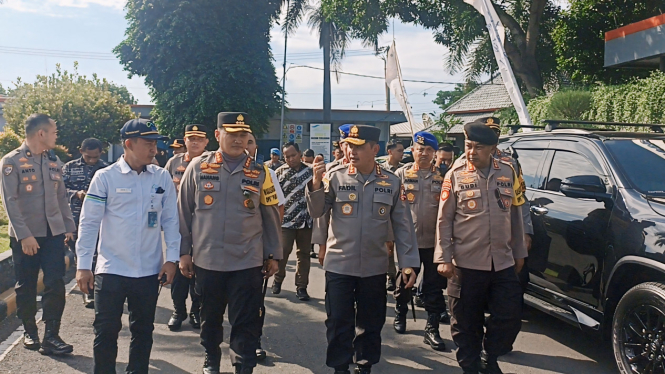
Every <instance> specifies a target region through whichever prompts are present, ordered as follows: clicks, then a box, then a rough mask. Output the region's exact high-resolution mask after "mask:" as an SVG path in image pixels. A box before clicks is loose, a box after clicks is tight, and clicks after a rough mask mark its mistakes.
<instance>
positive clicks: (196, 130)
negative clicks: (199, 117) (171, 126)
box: [185, 124, 206, 138]
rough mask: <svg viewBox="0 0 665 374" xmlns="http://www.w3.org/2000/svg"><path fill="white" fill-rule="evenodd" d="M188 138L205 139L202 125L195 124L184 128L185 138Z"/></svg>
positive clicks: (204, 128)
mask: <svg viewBox="0 0 665 374" xmlns="http://www.w3.org/2000/svg"><path fill="white" fill-rule="evenodd" d="M190 136H196V137H199V138H205V137H206V127H205V126H203V125H196V124H194V125H187V126H185V138H189V137H190Z"/></svg>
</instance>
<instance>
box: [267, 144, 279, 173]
mask: <svg viewBox="0 0 665 374" xmlns="http://www.w3.org/2000/svg"><path fill="white" fill-rule="evenodd" d="M281 158H282V153H281V152H280V151H279V149H277V148H270V161H267V162H266V163H265V165H266V166H267V167H268V168H270V169H272V170H277V168H279V167H280V166H282V165H284V162H283V161H282V160H281Z"/></svg>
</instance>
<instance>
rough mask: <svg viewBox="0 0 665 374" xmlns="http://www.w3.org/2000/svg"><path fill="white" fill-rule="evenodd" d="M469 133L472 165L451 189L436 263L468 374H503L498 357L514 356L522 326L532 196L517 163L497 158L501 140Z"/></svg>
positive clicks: (480, 131)
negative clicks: (522, 274)
mask: <svg viewBox="0 0 665 374" xmlns="http://www.w3.org/2000/svg"><path fill="white" fill-rule="evenodd" d="M464 133H465V135H466V141H465V153H466V158H465V159H463V160H458V162H456V163H455V164H454V166H453V168H452V169H451V170H450V171H449V172H448V174H446V177H445V179H444V181H443V186H442V191H441V202H440V203H439V213H438V219H437V239H436V241H437V243H436V250H435V253H434V262H435V263H437V264H439V265H438V272H439V273H440V274H441V275H443V276H445V277H447V278H448V279H449V281H448V300H449V302H450V311H451V316H452V318H451V332H452V336H453V341H454V342H455V344H457V346H458V347H459V348H458V350H457V362H458V363H459V365H460V366H461V367H462V369H463V370H464V373H469V374H471V373H478V372H479V371H482V372H483V373H490V374H498V373H501V369H500V368H499V365H498V363H497V357H499V356H501V355H504V354H506V353H508V352H509V351H510V350H511V349H512V344H513V342H514V341H515V338H516V337H517V334H518V333H519V331H520V326H521V315H522V289H521V287H520V283H519V280H518V278H517V274H516V272H519V271H520V269H521V267H522V266H523V264H524V258H525V257H526V256H527V250H526V245H525V243H524V227H523V223H522V212H521V205H522V204H524V196H523V193H522V189H521V186H520V185H519V179H518V176H517V174H516V172H515V170H514V169H513V168H512V166H511V165H510V163H507V162H505V161H502V160H498V159H496V158H494V157H493V156H492V155H493V154H494V152H495V149H496V144H497V142H498V137H497V134H496V133H495V132H494V131H493V130H492V129H490V128H489V127H487V126H485V125H484V124H482V123H469V124H466V125H465V126H464ZM486 308H488V309H489V313H490V317H489V319H488V321H487V324H485V314H484V313H485V310H486ZM483 348H484V349H485V351H486V353H487V357H486V358H485V359H484V360H481V350H482V349H483Z"/></svg>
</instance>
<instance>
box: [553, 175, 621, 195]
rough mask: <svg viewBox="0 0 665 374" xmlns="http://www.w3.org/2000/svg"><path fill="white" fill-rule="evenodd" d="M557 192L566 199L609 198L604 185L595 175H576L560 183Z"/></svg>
mask: <svg viewBox="0 0 665 374" xmlns="http://www.w3.org/2000/svg"><path fill="white" fill-rule="evenodd" d="M559 191H561V193H563V194H564V195H566V196H568V197H574V198H585V199H597V200H604V199H607V198H608V197H609V195H608V194H607V193H606V191H607V190H606V187H605V183H604V182H603V180H602V179H600V177H599V176H597V175H576V176H573V177H568V178H566V179H564V180H563V181H561V186H560V187H559Z"/></svg>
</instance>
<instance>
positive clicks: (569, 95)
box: [548, 90, 591, 121]
mask: <svg viewBox="0 0 665 374" xmlns="http://www.w3.org/2000/svg"><path fill="white" fill-rule="evenodd" d="M589 109H591V92H589V91H586V90H564V91H559V92H557V93H555V94H554V95H553V96H552V98H551V99H550V108H549V112H548V115H549V118H550V119H569V120H577V121H579V120H582V119H584V115H585V113H587V112H588V111H589Z"/></svg>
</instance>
